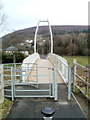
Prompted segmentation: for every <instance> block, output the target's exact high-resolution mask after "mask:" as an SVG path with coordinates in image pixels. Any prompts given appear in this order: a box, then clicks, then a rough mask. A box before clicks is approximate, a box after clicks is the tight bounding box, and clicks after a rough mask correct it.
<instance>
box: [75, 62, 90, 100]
mask: <svg viewBox="0 0 90 120" xmlns="http://www.w3.org/2000/svg"><path fill="white" fill-rule="evenodd" d="M89 75H90V69H89V68H86V67H84V66H82V65H80V64H78V63H76V61H74V63H73V91H74V92H76V88H77V89H79V90H80V91H81V93H82V94H83V95H84V96H85V97H86V98H87V99H88V100H89V101H90V76H89Z"/></svg>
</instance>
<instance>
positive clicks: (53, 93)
mask: <svg viewBox="0 0 90 120" xmlns="http://www.w3.org/2000/svg"><path fill="white" fill-rule="evenodd" d="M54 90H55V87H54V71H53V83H52V95H53V96H54V95H55V92H54Z"/></svg>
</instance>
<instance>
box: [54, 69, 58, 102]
mask: <svg viewBox="0 0 90 120" xmlns="http://www.w3.org/2000/svg"><path fill="white" fill-rule="evenodd" d="M54 72H55V101H57V92H58V91H57V69H56V67H55V69H54Z"/></svg>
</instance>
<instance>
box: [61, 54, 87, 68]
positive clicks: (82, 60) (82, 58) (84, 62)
mask: <svg viewBox="0 0 90 120" xmlns="http://www.w3.org/2000/svg"><path fill="white" fill-rule="evenodd" d="M62 57H63V58H65V59H66V60H67V61H68V62H69V63H71V64H72V63H73V59H76V60H77V63H79V64H81V65H83V66H86V65H87V64H88V62H89V60H88V56H72V57H70V56H62Z"/></svg>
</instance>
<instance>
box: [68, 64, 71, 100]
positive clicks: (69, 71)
mask: <svg viewBox="0 0 90 120" xmlns="http://www.w3.org/2000/svg"><path fill="white" fill-rule="evenodd" d="M68 100H71V67H70V65H69V64H68Z"/></svg>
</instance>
